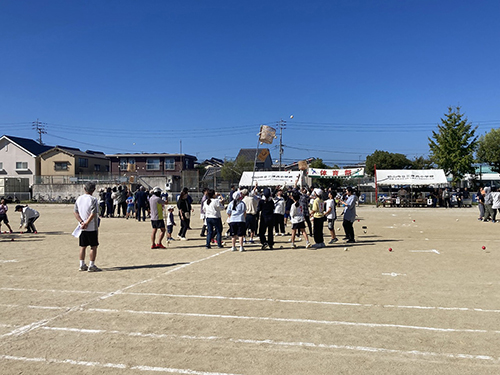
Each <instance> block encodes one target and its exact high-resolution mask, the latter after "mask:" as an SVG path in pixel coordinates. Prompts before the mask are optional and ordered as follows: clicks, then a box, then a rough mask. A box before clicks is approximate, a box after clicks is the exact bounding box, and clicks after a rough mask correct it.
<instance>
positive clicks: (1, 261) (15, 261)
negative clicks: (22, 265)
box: [0, 259, 19, 263]
mask: <svg viewBox="0 0 500 375" xmlns="http://www.w3.org/2000/svg"><path fill="white" fill-rule="evenodd" d="M17 262H19V261H18V260H16V259H10V260H0V263H17Z"/></svg>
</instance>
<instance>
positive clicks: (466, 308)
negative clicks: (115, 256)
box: [0, 275, 500, 313]
mask: <svg viewBox="0 0 500 375" xmlns="http://www.w3.org/2000/svg"><path fill="white" fill-rule="evenodd" d="M391 276H392V275H391ZM0 290H12V291H29V292H38V293H45V292H54V293H58V292H61V293H90V294H92V293H95V294H108V293H107V292H94V291H87V292H84V291H71V290H52V289H51V290H44V289H19V288H0ZM120 294H122V295H124V296H127V295H131V296H145V297H146V296H152V297H168V298H201V299H221V300H235V301H255V302H276V303H299V304H300V303H304V304H318V305H333V306H359V307H382V308H395V309H417V310H443V311H469V312H486V313H500V310H495V309H480V308H469V307H443V306H406V305H379V304H375V303H354V302H352V303H351V302H331V301H311V300H286V299H275V298H257V297H226V296H207V295H192V294H168V293H134V292H124V293H120ZM0 306H11V307H26V306H24V305H2V304H0ZM30 307H31V308H41V307H39V306H30ZM55 308H57V307H55ZM60 308H61V309H62V308H63V307H60ZM64 308H65V309H70V307H64Z"/></svg>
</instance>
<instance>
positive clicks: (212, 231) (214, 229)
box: [202, 189, 224, 249]
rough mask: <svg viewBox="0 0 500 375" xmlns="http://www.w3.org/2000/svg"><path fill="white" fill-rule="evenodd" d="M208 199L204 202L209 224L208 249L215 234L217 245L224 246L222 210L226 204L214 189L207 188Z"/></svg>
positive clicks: (206, 219)
mask: <svg viewBox="0 0 500 375" xmlns="http://www.w3.org/2000/svg"><path fill="white" fill-rule="evenodd" d="M206 197H207V199H206V200H205V201H204V202H203V207H202V208H203V212H204V215H205V222H206V225H207V236H206V245H205V247H206V248H207V249H210V248H211V245H210V244H211V242H212V239H213V238H214V236H215V239H216V241H217V246H218V247H219V248H222V247H223V243H222V218H221V214H220V213H221V211H223V210H224V204H223V203H222V200H221V199H222V198H221V196H220V194H216V193H215V190H214V189H207V191H206Z"/></svg>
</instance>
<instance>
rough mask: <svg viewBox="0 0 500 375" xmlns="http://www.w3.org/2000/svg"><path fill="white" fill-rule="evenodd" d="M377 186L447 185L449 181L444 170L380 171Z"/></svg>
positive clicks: (377, 176)
mask: <svg viewBox="0 0 500 375" xmlns="http://www.w3.org/2000/svg"><path fill="white" fill-rule="evenodd" d="M376 182H377V185H390V186H393V185H408V186H415V185H434V186H437V185H446V184H448V180H447V179H446V175H445V174H444V171H443V170H442V169H422V170H418V169H417V170H414V169H385V170H384V169H378V170H377V173H376Z"/></svg>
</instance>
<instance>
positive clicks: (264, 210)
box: [257, 188, 274, 250]
mask: <svg viewBox="0 0 500 375" xmlns="http://www.w3.org/2000/svg"><path fill="white" fill-rule="evenodd" d="M263 195H264V196H263V198H262V199H261V200H260V201H259V204H258V205H257V216H260V220H259V221H260V227H259V237H260V243H261V244H262V250H265V249H267V248H269V249H271V250H272V249H273V247H274V237H273V228H274V220H273V213H274V200H273V199H272V198H271V190H269V189H268V188H265V189H264V194H263ZM266 231H267V241H266Z"/></svg>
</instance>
